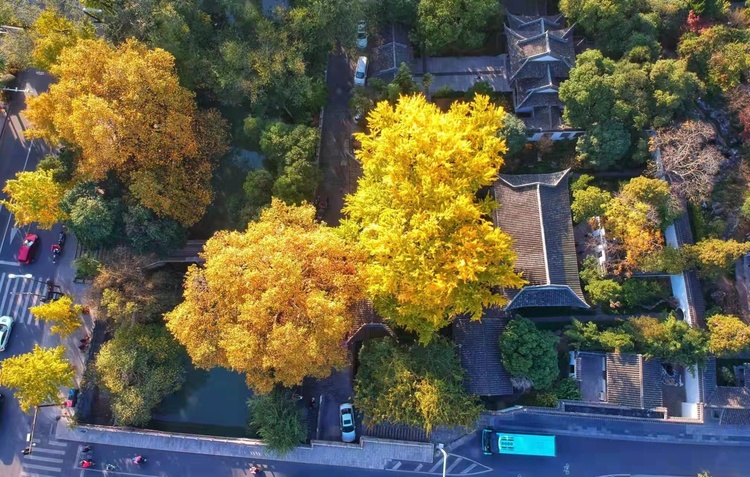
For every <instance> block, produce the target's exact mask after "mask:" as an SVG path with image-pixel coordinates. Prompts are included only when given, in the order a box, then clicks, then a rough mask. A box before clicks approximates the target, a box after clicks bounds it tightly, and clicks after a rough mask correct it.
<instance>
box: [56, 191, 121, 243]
mask: <svg viewBox="0 0 750 477" xmlns="http://www.w3.org/2000/svg"><path fill="white" fill-rule="evenodd" d="M115 220H116V217H115V213H114V211H113V209H112V207H111V206H110V204H109V203H108V202H107V201H105V200H104V199H103V198H102V197H101V196H97V197H94V198H81V199H78V200H77V201H76V202H75V204H74V205H73V208H72V209H71V211H70V217H69V219H68V225H69V226H70V228H71V230H73V233H75V235H76V238H78V241H79V242H80V243H81V244H82V245H83V246H84V247H86V248H89V249H97V248H99V247H104V246H107V245H111V243H112V241H113V240H114V232H115Z"/></svg>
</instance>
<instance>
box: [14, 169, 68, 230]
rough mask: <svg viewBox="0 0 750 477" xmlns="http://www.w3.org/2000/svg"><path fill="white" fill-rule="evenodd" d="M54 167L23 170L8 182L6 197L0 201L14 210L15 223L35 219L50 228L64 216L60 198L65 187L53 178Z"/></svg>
mask: <svg viewBox="0 0 750 477" xmlns="http://www.w3.org/2000/svg"><path fill="white" fill-rule="evenodd" d="M52 174H53V173H52V171H42V170H36V171H22V172H19V173H17V174H16V178H15V179H10V180H8V182H6V183H5V187H3V192H5V194H6V195H7V196H8V198H7V199H5V200H2V201H0V204H2V205H4V206H5V207H6V208H7V209H8V210H9V211H10V213H11V214H13V216H14V218H15V222H16V226H18V227H21V226H24V225H29V224H31V223H33V222H36V223H37V224H38V225H39V228H41V229H51V228H52V226H53V225H55V224H56V223H57V222H60V221H61V220H63V219H64V218H65V214H64V213H63V211H62V210H61V209H60V200H61V199H62V197H63V194H65V188H64V187H63V186H62V185H60V184H58V183H57V182H55V181H54V180H53V179H52Z"/></svg>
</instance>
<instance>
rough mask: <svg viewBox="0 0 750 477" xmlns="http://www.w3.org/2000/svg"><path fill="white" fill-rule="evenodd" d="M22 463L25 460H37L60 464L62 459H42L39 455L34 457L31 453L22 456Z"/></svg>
mask: <svg viewBox="0 0 750 477" xmlns="http://www.w3.org/2000/svg"><path fill="white" fill-rule="evenodd" d="M23 460H24V462H25V461H27V460H38V461H39V462H50V463H52V464H62V463H63V459H60V458H59V457H44V456H41V455H34V454H33V453H32V454H30V455H27V456H24V458H23Z"/></svg>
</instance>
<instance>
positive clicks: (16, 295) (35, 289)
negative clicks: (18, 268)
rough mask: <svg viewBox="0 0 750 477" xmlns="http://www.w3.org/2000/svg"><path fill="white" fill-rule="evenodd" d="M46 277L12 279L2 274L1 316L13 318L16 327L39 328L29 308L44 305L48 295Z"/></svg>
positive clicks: (0, 276) (37, 321) (0, 288)
mask: <svg viewBox="0 0 750 477" xmlns="http://www.w3.org/2000/svg"><path fill="white" fill-rule="evenodd" d="M46 280H47V278H46V277H37V276H35V277H33V278H21V277H18V278H10V277H9V276H8V274H7V273H0V316H11V317H13V319H15V320H16V325H29V326H39V324H40V323H39V319H38V318H35V317H34V315H32V314H31V313H30V312H29V307H32V306H36V305H39V304H41V303H42V301H41V299H42V297H44V296H45V295H46V294H47V285H46V284H45V282H46Z"/></svg>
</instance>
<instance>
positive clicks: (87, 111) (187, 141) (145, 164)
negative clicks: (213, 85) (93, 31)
mask: <svg viewBox="0 0 750 477" xmlns="http://www.w3.org/2000/svg"><path fill="white" fill-rule="evenodd" d="M50 71H51V73H52V74H53V75H55V77H56V78H57V82H56V83H54V84H53V85H52V86H51V87H50V89H49V91H48V92H46V93H43V94H41V95H39V96H38V97H36V98H30V99H29V105H28V109H27V116H28V118H29V120H30V121H31V122H32V123H33V124H34V127H33V129H30V130H28V131H26V134H27V136H28V137H32V138H40V139H44V140H46V141H47V142H49V143H50V144H52V145H57V144H58V143H59V142H65V143H69V144H73V145H75V146H76V147H77V148H79V149H80V152H81V160H80V162H79V164H78V170H77V171H76V172H77V174H78V175H79V176H80V177H81V178H82V179H93V180H97V179H102V178H104V177H105V176H106V174H107V173H109V172H114V173H115V174H117V176H118V177H119V178H120V179H122V180H123V181H124V182H125V183H126V184H127V185H128V186H129V189H130V192H131V193H132V194H133V195H134V196H135V198H137V199H138V201H140V203H141V204H142V205H144V206H145V207H147V208H149V209H151V210H153V211H154V212H155V213H156V214H157V215H160V216H167V217H172V218H174V219H176V220H178V221H179V222H181V223H182V224H183V225H186V226H189V225H192V224H194V223H195V222H197V221H198V220H199V219H200V218H201V216H202V215H203V212H204V211H205V209H206V207H207V206H208V204H209V203H210V202H211V188H210V180H211V174H212V171H213V167H214V161H213V159H214V158H217V157H218V156H220V155H222V154H223V153H224V152H226V150H227V141H226V125H225V122H224V121H223V120H222V119H221V117H220V116H219V114H218V113H216V112H211V111H209V112H199V111H198V110H197V108H196V105H195V99H194V95H193V93H191V92H190V91H188V90H187V89H185V88H183V87H182V86H180V84H179V79H178V78H177V75H176V74H175V71H174V58H173V57H172V55H171V54H169V53H168V52H166V51H164V50H161V49H159V48H156V49H148V48H147V47H146V46H145V45H143V44H141V43H139V42H137V41H135V40H128V41H126V42H125V43H123V44H121V45H119V46H118V47H116V48H115V47H112V46H110V45H108V44H107V43H106V42H104V41H103V40H81V41H78V42H77V43H76V44H75V45H74V46H72V47H70V48H66V49H65V50H63V52H62V53H61V54H60V56H59V58H58V61H57V63H56V64H55V65H54V66H53V67H52V68H51V70H50ZM205 145H210V146H211V147H210V148H208V147H206V146H205Z"/></svg>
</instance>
